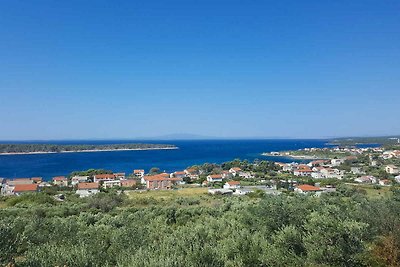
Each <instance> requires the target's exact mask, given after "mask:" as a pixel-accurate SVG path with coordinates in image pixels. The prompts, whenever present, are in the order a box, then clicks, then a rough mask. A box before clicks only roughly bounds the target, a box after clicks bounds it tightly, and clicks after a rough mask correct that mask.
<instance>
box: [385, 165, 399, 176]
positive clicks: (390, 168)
mask: <svg viewBox="0 0 400 267" xmlns="http://www.w3.org/2000/svg"><path fill="white" fill-rule="evenodd" d="M385 171H386V172H387V173H390V174H398V173H399V167H397V166H394V165H387V166H386V167H385Z"/></svg>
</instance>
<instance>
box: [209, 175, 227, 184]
mask: <svg viewBox="0 0 400 267" xmlns="http://www.w3.org/2000/svg"><path fill="white" fill-rule="evenodd" d="M222 181H223V178H222V175H221V174H211V175H208V176H207V182H209V183H214V182H222Z"/></svg>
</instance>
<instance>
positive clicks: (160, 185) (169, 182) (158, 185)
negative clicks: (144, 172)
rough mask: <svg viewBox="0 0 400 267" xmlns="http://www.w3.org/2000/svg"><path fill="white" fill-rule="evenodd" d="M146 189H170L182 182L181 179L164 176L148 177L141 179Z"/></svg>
mask: <svg viewBox="0 0 400 267" xmlns="http://www.w3.org/2000/svg"><path fill="white" fill-rule="evenodd" d="M142 180H143V181H144V183H145V184H146V188H147V189H171V188H172V187H173V186H174V185H177V184H179V183H181V182H182V179H181V178H169V177H166V176H165V175H162V174H158V175H148V176H144V177H143V178H142Z"/></svg>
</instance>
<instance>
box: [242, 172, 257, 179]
mask: <svg viewBox="0 0 400 267" xmlns="http://www.w3.org/2000/svg"><path fill="white" fill-rule="evenodd" d="M239 177H240V178H244V179H252V178H254V175H253V174H252V173H251V172H239Z"/></svg>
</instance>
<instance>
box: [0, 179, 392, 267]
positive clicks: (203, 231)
mask: <svg viewBox="0 0 400 267" xmlns="http://www.w3.org/2000/svg"><path fill="white" fill-rule="evenodd" d="M187 190H188V191H187V192H186V191H185V190H174V191H172V190H171V191H152V192H143V193H139V192H135V193H131V194H130V195H129V196H128V197H127V196H125V195H123V194H117V193H115V192H113V191H110V192H108V193H99V194H97V195H95V196H92V197H88V198H85V199H79V198H74V197H72V196H70V195H67V196H66V201H64V202H53V201H49V200H50V199H51V196H49V195H47V194H37V196H36V195H32V194H27V195H23V196H20V197H14V198H7V199H5V200H4V201H6V202H7V203H8V202H9V201H10V205H9V206H8V207H5V208H1V209H0V265H7V264H15V266H182V267H183V266H398V264H399V262H400V258H399V255H400V242H399V240H400V239H399V238H400V230H399V229H400V201H398V197H397V192H396V193H393V197H390V198H384V199H383V198H380V199H376V198H372V199H369V198H367V197H366V195H364V194H362V193H360V192H359V191H358V190H354V189H353V188H352V187H347V186H343V187H340V188H339V190H338V193H337V194H332V195H329V194H326V195H324V196H321V197H320V198H317V197H309V196H303V195H293V194H281V195H279V196H270V195H263V194H255V195H256V197H248V196H243V197H233V196H231V197H226V196H209V195H206V194H205V191H206V190H205V189H202V188H196V189H187ZM394 197H396V198H394ZM10 199H18V201H15V200H13V201H11V200H10ZM11 202H12V203H11Z"/></svg>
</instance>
